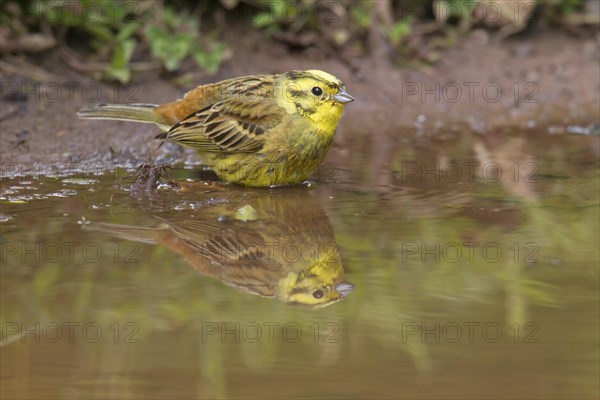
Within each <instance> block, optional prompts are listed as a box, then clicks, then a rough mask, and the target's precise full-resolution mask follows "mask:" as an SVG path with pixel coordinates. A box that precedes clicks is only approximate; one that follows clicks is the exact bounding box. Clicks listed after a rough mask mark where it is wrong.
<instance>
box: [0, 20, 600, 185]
mask: <svg viewBox="0 0 600 400" xmlns="http://www.w3.org/2000/svg"><path fill="white" fill-rule="evenodd" d="M599 42H600V36H598V35H596V36H595V37H592V38H587V39H582V38H575V37H571V36H567V35H566V34H564V33H559V32H552V31H545V32H541V31H538V32H535V33H533V34H529V35H525V36H523V35H520V36H519V37H517V38H513V39H508V40H506V41H504V42H502V43H499V44H492V43H491V42H490V40H489V36H488V34H487V33H486V32H485V31H480V30H475V31H472V32H471V33H470V34H469V36H468V37H467V38H466V39H465V40H462V41H461V42H460V44H459V45H457V46H456V47H455V48H453V49H451V50H449V51H448V52H447V53H446V54H445V55H444V56H443V57H442V61H441V62H439V63H438V64H437V65H436V66H435V67H428V68H421V69H417V68H414V67H412V68H408V67H398V66H393V65H391V64H389V63H387V62H383V61H378V60H376V59H373V58H364V59H353V60H346V61H341V60H338V59H336V58H333V57H327V55H324V54H320V53H311V52H303V53H293V52H292V53H290V52H289V51H288V50H287V49H286V48H285V47H283V46H279V45H277V44H273V45H269V46H268V47H264V46H261V45H259V44H258V43H261V42H260V41H259V40H257V37H255V36H253V34H252V33H251V32H250V33H248V34H247V35H242V36H239V35H236V36H235V38H234V37H230V38H229V40H228V43H230V46H231V48H232V58H231V59H230V60H229V61H228V62H227V63H226V64H224V65H223V68H222V69H221V71H220V72H219V73H218V74H217V75H216V76H214V77H207V76H200V75H198V74H192V75H191V80H190V82H191V83H189V84H187V85H183V86H184V87H185V88H182V87H178V86H177V85H175V84H174V83H173V80H174V78H175V77H176V76H172V77H169V78H166V77H164V76H163V77H160V76H158V75H153V74H148V75H147V76H143V77H140V78H138V80H137V81H136V82H135V83H133V84H131V85H128V86H122V85H121V86H111V85H108V84H105V83H102V82H99V81H95V80H93V79H91V78H89V77H86V76H83V75H79V74H77V73H75V72H74V71H73V70H71V69H69V68H68V67H67V66H66V65H65V64H64V62H63V61H62V60H61V59H60V57H59V56H58V55H56V54H54V55H51V56H46V57H42V58H40V59H38V60H35V64H36V65H38V66H40V67H42V68H43V69H45V70H46V71H47V72H49V73H50V74H52V79H51V80H48V81H46V82H44V83H33V82H31V81H28V80H26V79H25V78H23V77H20V76H18V75H14V74H9V73H3V74H2V77H1V83H2V100H1V111H0V124H1V136H0V156H1V161H2V165H3V168H2V169H3V170H2V173H3V174H11V173H13V172H16V173H19V172H26V171H27V170H29V169H30V168H32V167H33V165H34V163H42V164H44V163H71V164H75V165H79V164H81V165H86V164H93V165H94V166H95V167H94V168H98V169H103V168H110V167H112V166H115V165H118V164H121V165H123V164H131V163H133V164H135V163H138V162H140V161H144V160H148V159H149V157H152V159H153V160H154V161H159V162H181V161H186V162H188V163H191V164H195V163H197V162H199V160H198V159H197V157H196V155H195V154H194V153H193V152H191V151H188V150H182V149H180V148H178V147H177V146H175V145H170V144H167V145H165V146H162V147H161V148H160V149H158V150H156V148H157V145H158V143H157V142H156V141H155V140H154V139H153V138H154V135H155V134H156V133H158V129H157V128H155V127H153V126H149V125H144V124H135V123H125V122H112V121H81V120H78V119H77V117H76V115H75V113H76V112H77V111H78V110H79V109H80V108H82V107H84V106H86V105H90V104H91V103H94V102H115V101H116V102H144V103H162V102H167V101H171V100H173V99H176V98H179V97H180V96H181V95H182V94H183V93H184V92H185V91H186V90H187V89H189V88H192V87H193V86H195V85H196V84H199V83H203V82H210V81H215V80H219V79H225V78H228V77H232V76H239V75H245V74H255V73H271V72H282V71H286V70H290V69H309V68H319V69H323V70H327V71H329V72H331V73H333V74H335V75H337V76H338V77H340V78H341V79H342V80H343V81H344V82H345V83H346V85H347V87H348V89H349V91H350V92H351V93H352V95H353V96H354V97H355V98H356V99H357V101H356V102H355V103H353V104H351V105H350V106H349V107H347V110H346V113H345V115H344V117H343V118H342V121H341V123H340V125H339V129H338V135H337V137H336V140H335V144H334V148H336V149H337V150H338V153H339V151H340V150H344V149H347V148H348V147H349V146H351V145H352V143H356V142H357V140H356V139H357V138H359V139H361V138H362V139H364V138H368V142H369V143H370V144H372V145H375V146H382V145H383V144H385V143H386V142H387V141H388V140H390V138H393V141H394V142H395V141H397V140H401V141H403V142H405V143H407V144H410V143H415V142H420V143H421V144H423V142H425V143H427V142H430V143H431V144H432V145H433V144H435V143H436V142H438V141H447V140H453V139H455V138H456V137H457V136H458V135H461V134H464V133H465V132H473V133H474V134H477V135H481V136H483V137H496V136H498V137H500V138H501V137H502V135H506V132H510V129H511V128H516V129H519V130H531V131H532V132H536V134H538V135H539V134H541V135H563V134H567V127H568V126H572V125H576V126H582V127H587V126H590V125H592V124H598V122H599V121H600V104H599V101H600V100H599V99H600V95H599V93H600V64H599V62H598V61H599V58H600V54H599ZM182 72H183V71H182ZM192 82H193V83H192ZM362 139H361V140H358V142H364V140H362ZM155 150H156V151H155ZM334 153H335V152H332V154H334ZM331 157H334V156H333V155H332V156H331ZM88 168H89V167H88Z"/></svg>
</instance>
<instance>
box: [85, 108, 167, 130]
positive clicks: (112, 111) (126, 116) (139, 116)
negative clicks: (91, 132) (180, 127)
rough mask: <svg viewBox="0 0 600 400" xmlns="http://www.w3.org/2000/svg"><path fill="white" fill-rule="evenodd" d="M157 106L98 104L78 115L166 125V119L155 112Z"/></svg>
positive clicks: (89, 117)
mask: <svg viewBox="0 0 600 400" xmlns="http://www.w3.org/2000/svg"><path fill="white" fill-rule="evenodd" d="M157 107H158V106H157V105H156V104H98V105H95V106H93V107H90V108H84V109H83V110H81V111H79V112H78V113H77V116H78V117H79V118H83V119H116V120H121V121H137V122H147V123H151V124H156V125H159V126H161V125H163V126H164V125H166V123H165V121H164V118H163V117H162V116H161V115H160V114H158V113H156V112H154V110H156V108H157Z"/></svg>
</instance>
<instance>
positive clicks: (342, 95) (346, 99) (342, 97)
mask: <svg viewBox="0 0 600 400" xmlns="http://www.w3.org/2000/svg"><path fill="white" fill-rule="evenodd" d="M333 98H334V99H335V100H336V101H339V102H340V103H342V104H346V103H350V102H351V101H354V97H352V96H351V95H350V93H348V92H346V89H342V90H340V91H339V93H338V94H336V95H335V96H333Z"/></svg>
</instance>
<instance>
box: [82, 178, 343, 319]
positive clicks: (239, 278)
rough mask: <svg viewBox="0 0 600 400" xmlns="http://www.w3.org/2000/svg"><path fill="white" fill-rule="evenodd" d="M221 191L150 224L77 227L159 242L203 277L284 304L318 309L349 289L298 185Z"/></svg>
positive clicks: (331, 238) (324, 223) (321, 216)
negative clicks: (201, 205)
mask: <svg viewBox="0 0 600 400" xmlns="http://www.w3.org/2000/svg"><path fill="white" fill-rule="evenodd" d="M212 196H214V193H211V194H210V198H212ZM221 197H223V200H227V201H226V202H225V203H220V202H219V203H218V204H216V205H211V206H206V208H204V209H202V212H198V210H196V211H194V216H191V215H190V214H189V213H185V212H181V211H179V212H176V213H170V215H169V216H168V217H165V216H160V217H157V218H158V219H159V221H160V223H159V224H158V225H156V226H153V227H141V226H130V225H117V224H106V223H92V224H89V225H86V226H85V229H92V230H100V231H104V232H107V233H110V234H111V235H114V236H117V237H120V238H122V239H126V240H134V241H138V242H144V243H156V244H159V245H162V246H165V247H167V248H169V249H171V250H172V251H173V252H175V253H177V254H180V255H182V256H184V257H185V258H186V259H187V261H188V262H189V263H190V264H191V265H192V266H193V267H194V268H195V269H196V270H197V271H198V272H200V273H201V274H203V275H207V276H211V277H214V278H217V279H218V280H220V281H221V282H223V283H224V284H226V285H228V286H232V287H234V288H236V289H237V290H239V291H241V292H245V293H251V294H256V295H260V296H264V297H273V298H277V299H279V300H281V301H283V302H285V303H288V304H300V305H305V306H309V307H311V308H319V307H323V306H326V305H329V304H332V303H335V302H337V301H339V300H341V299H342V298H344V297H345V296H346V295H347V294H348V293H350V292H351V291H352V289H353V288H354V285H353V284H351V283H349V282H347V281H345V280H344V269H343V268H342V264H341V260H340V255H339V253H338V249H337V245H336V240H335V234H334V231H333V227H332V226H331V223H330V222H329V219H328V218H327V215H326V214H325V212H324V211H323V209H322V208H321V206H320V205H319V203H318V202H317V201H316V200H315V199H314V198H313V197H312V196H311V194H310V192H309V191H308V190H306V188H304V187H289V188H282V189H281V190H277V191H263V190H260V191H253V192H247V191H245V190H242V189H235V188H229V190H227V191H226V192H223V196H221ZM196 199H197V198H196ZM213 200H214V199H213ZM248 209H251V210H253V211H252V212H248ZM249 215H251V216H252V217H251V218H250V220H247V219H248V216H249Z"/></svg>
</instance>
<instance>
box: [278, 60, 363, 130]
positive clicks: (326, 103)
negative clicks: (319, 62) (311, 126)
mask: <svg viewBox="0 0 600 400" xmlns="http://www.w3.org/2000/svg"><path fill="white" fill-rule="evenodd" d="M278 84H279V86H280V90H277V93H278V94H280V95H281V96H282V100H283V101H282V102H281V104H282V105H283V106H284V107H285V108H286V109H287V110H288V113H290V114H292V113H298V114H300V115H301V116H303V117H304V118H307V119H309V120H311V121H312V122H313V123H315V124H316V126H317V127H318V129H319V130H320V131H321V132H322V133H327V134H331V135H333V133H334V132H335V128H336V126H337V123H338V121H339V119H340V117H341V116H342V111H343V110H344V105H346V103H349V102H351V101H354V98H353V97H352V96H351V95H350V94H349V93H348V92H347V91H346V87H345V86H344V84H343V83H342V82H341V81H340V80H339V79H338V78H336V77H335V76H333V75H331V74H328V73H327V72H324V71H319V70H316V69H311V70H308V71H289V72H287V73H285V74H282V75H281V77H280V79H279V83H278Z"/></svg>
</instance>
